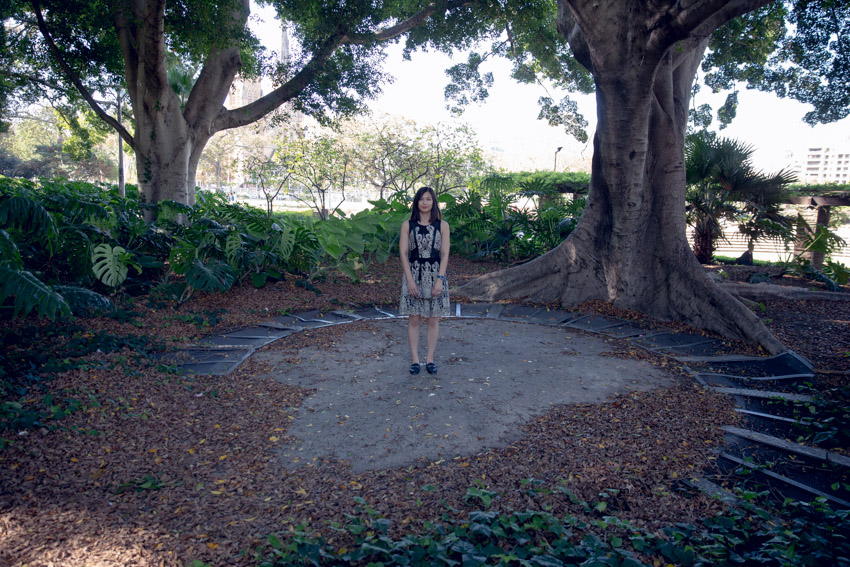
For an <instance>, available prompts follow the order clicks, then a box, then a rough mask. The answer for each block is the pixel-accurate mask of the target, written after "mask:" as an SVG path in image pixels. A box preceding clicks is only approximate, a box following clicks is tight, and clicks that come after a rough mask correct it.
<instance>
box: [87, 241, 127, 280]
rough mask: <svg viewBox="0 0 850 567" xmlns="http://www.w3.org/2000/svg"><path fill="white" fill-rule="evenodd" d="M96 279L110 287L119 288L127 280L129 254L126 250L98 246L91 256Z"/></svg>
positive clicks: (106, 245)
mask: <svg viewBox="0 0 850 567" xmlns="http://www.w3.org/2000/svg"><path fill="white" fill-rule="evenodd" d="M91 260H92V271H93V272H94V275H95V277H97V279H99V280H100V281H102V282H103V283H105V284H106V285H108V286H109V287H118V286H119V285H121V284H122V283H124V280H126V279H127V272H128V271H129V268H128V266H127V264H128V263H129V262H128V254H127V251H126V250H124V248H122V247H120V246H115V247H114V248H113V247H112V246H110V245H109V244H98V245H97V246H95V247H94V251H93V252H92V255H91Z"/></svg>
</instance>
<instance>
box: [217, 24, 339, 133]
mask: <svg viewBox="0 0 850 567" xmlns="http://www.w3.org/2000/svg"><path fill="white" fill-rule="evenodd" d="M344 37H345V32H340V33H338V34H336V35H334V36H332V37H330V38H329V39H327V40H326V41H325V43H324V44H322V45H321V46H320V47H319V49H317V50H316V51H315V52H314V53H313V57H312V58H311V59H310V61H308V62H307V64H306V65H304V67H302V68H301V70H300V71H298V73H296V74H295V76H294V77H292V78H291V79H290V80H288V81H287V82H286V83H284V84H283V85H281V86H279V87H278V88H276V89H275V90H273V91H272V92H270V93H269V94H267V95H265V96H263V97H261V98H258V99H257V100H255V101H254V102H252V103H251V104H247V105H245V106H242V107H239V108H234V109H232V110H226V109H224V108H222V109H221V111H220V112H219V114H218V116H217V117H216V118H215V120H214V121H213V123H212V125H211V128H210V131H211V132H212V133H215V132H219V131H221V130H227V129H229V128H239V127H240V126H245V125H247V124H251V123H253V122H256V121H257V120H259V119H260V118H262V117H263V116H265V115H267V114H269V113H270V112H272V111H274V110H275V109H276V108H278V107H279V106H280V105H282V104H283V103H285V102H287V101H289V100H292V99H293V98H295V97H296V96H298V95H299V94H300V93H301V92H302V91H303V90H304V88H305V87H306V86H307V85H308V84H309V83H310V81H311V80H313V77H315V76H316V74H317V73H318V72H319V71H320V70H321V69H322V66H323V65H324V64H325V62H326V61H327V60H328V59H330V58H331V56H332V55H333V53H334V51H336V48H337V47H339V46H340V45H341V44H342V40H343V38H344Z"/></svg>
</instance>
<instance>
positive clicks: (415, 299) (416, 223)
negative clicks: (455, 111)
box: [399, 187, 449, 374]
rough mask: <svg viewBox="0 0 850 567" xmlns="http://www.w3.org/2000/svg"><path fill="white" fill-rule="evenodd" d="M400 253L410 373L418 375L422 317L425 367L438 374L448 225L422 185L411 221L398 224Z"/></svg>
mask: <svg viewBox="0 0 850 567" xmlns="http://www.w3.org/2000/svg"><path fill="white" fill-rule="evenodd" d="M399 253H400V256H401V267H402V269H403V270H404V278H403V280H402V282H401V303H400V305H399V313H400V314H401V315H408V319H407V339H408V341H409V342H410V355H411V360H412V363H411V365H410V373H411V374H419V326H420V325H421V323H422V320H423V319H424V320H425V324H426V327H427V332H426V339H427V343H428V354H427V357H426V358H425V369H426V370H427V371H428V374H436V373H437V365H436V364H434V350H435V349H436V347H437V338H438V337H439V335H440V317H446V316H448V315H449V285H448V282H447V281H446V268H447V267H448V263H449V224H448V223H447V222H446V221H444V220H443V219H442V215H440V207H439V205H438V204H437V195H436V194H434V190H433V189H431V188H430V187H422V188H420V189H419V191H417V192H416V196H415V197H414V198H413V206H412V207H411V211H410V220H406V221H404V222H403V223H402V225H401V237H400V239H399Z"/></svg>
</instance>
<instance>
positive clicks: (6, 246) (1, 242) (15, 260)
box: [0, 229, 24, 270]
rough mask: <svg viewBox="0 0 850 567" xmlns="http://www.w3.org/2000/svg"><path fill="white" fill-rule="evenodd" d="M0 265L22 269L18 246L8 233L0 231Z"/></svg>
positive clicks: (22, 263)
mask: <svg viewBox="0 0 850 567" xmlns="http://www.w3.org/2000/svg"><path fill="white" fill-rule="evenodd" d="M0 264H2V265H5V266H7V267H9V268H13V269H16V270H19V269H21V268H23V267H24V262H23V260H22V259H21V253H20V251H19V250H18V245H17V244H15V241H14V240H12V237H11V236H9V233H8V232H6V231H5V230H2V229H0Z"/></svg>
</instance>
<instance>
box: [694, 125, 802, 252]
mask: <svg viewBox="0 0 850 567" xmlns="http://www.w3.org/2000/svg"><path fill="white" fill-rule="evenodd" d="M753 152H754V149H753V147H752V146H750V145H747V144H744V143H742V142H740V141H738V140H733V139H730V138H715V137H712V136H709V135H706V134H705V133H701V134H696V135H693V136H690V137H688V140H687V141H686V143H685V167H686V180H687V184H688V188H687V193H686V199H687V204H688V206H687V215H688V224H689V225H690V226H691V227H693V229H694V254H695V255H696V257H697V259H698V260H699V261H700V263H702V264H707V263H709V262H711V258H712V256H713V255H714V251H715V249H716V245H717V241H718V240H719V239H721V238H723V237H724V234H723V221H737V222H739V223H740V224H741V226H742V227H744V229H745V230H744V232H745V234H747V236H748V238H749V248H750V250H751V251H752V247H753V246H754V243H755V240H756V239H757V238H760V237H764V236H777V235H779V234H780V233H781V232H782V231H783V230H784V228H783V227H790V225H791V223H790V222H789V220H788V219H785V218H784V217H783V216H782V215H781V214H780V212H779V204H780V203H781V202H782V201H783V200H784V198H785V197H786V187H787V185H788V184H789V183H792V182H793V181H794V180H795V177H794V175H793V174H792V173H791V172H789V171H786V170H780V171H779V172H778V173H775V174H770V175H768V174H765V173H762V172H761V171H756V170H755V169H754V167H753V165H752V162H751V158H752V154H753Z"/></svg>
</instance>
